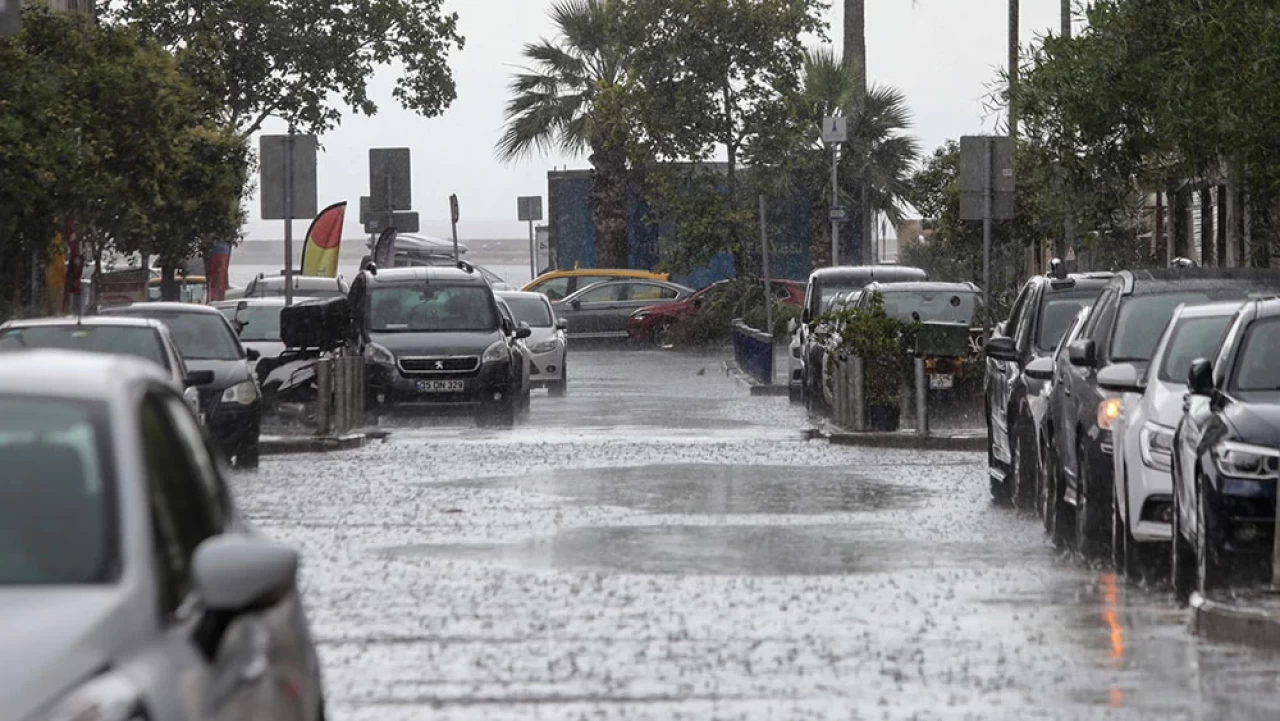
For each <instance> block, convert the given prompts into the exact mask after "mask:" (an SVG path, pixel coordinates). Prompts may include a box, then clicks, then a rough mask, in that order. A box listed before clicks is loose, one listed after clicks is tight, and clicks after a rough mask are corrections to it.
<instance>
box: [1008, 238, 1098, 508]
mask: <svg viewBox="0 0 1280 721" xmlns="http://www.w3.org/2000/svg"><path fill="white" fill-rule="evenodd" d="M1062 268H1063V266H1062V265H1061V263H1057V264H1055V266H1054V270H1055V272H1053V273H1051V274H1048V275H1038V276H1035V277H1033V278H1031V279H1030V280H1028V281H1027V282H1026V284H1024V285H1023V286H1022V290H1021V291H1020V292H1019V293H1018V296H1017V298H1015V299H1014V301H1013V307H1012V308H1011V310H1010V311H1009V317H1008V319H1006V320H1005V321H1004V322H1003V323H1000V324H999V325H997V326H996V327H995V329H994V332H993V333H992V335H991V340H990V341H988V342H987V344H986V377H985V383H984V393H983V396H984V398H985V403H984V405H985V416H986V426H987V474H988V476H989V478H990V485H991V495H992V497H993V498H995V499H996V500H997V501H999V502H1001V503H1004V502H1008V501H1013V502H1014V503H1015V505H1016V506H1017V507H1018V508H1029V507H1030V506H1031V505H1032V504H1033V503H1034V501H1035V497H1034V492H1035V485H1036V477H1037V475H1038V473H1039V469H1038V467H1037V466H1038V464H1037V460H1038V453H1037V449H1039V448H1040V439H1039V438H1038V437H1037V433H1038V431H1037V429H1038V428H1039V427H1040V421H1039V419H1037V418H1035V417H1034V416H1033V415H1032V413H1031V406H1032V402H1031V401H1032V399H1034V398H1037V397H1039V396H1040V390H1041V385H1042V382H1041V381H1037V380H1034V379H1031V378H1028V377H1027V376H1026V374H1025V373H1024V372H1023V371H1024V369H1025V368H1026V367H1027V364H1029V363H1031V362H1032V361H1034V360H1036V359H1037V358H1043V357H1046V356H1048V355H1050V354H1052V353H1053V351H1054V349H1056V348H1057V347H1058V343H1059V341H1061V340H1062V335H1063V333H1064V332H1066V330H1067V327H1068V326H1070V325H1071V321H1072V320H1073V319H1074V318H1075V317H1076V316H1077V315H1079V313H1080V309H1081V308H1083V307H1086V306H1089V305H1092V304H1093V301H1094V299H1095V298H1097V296H1098V293H1099V292H1101V290H1102V288H1103V286H1105V285H1106V283H1107V281H1108V280H1110V278H1111V277H1112V274H1111V273H1078V274H1070V275H1068V274H1066V273H1064V272H1062Z"/></svg>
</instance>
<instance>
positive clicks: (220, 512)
mask: <svg viewBox="0 0 1280 721" xmlns="http://www.w3.org/2000/svg"><path fill="white" fill-rule="evenodd" d="M165 410H166V411H167V412H168V416H169V421H170V422H171V423H172V424H173V428H174V430H175V431H177V433H178V435H179V436H180V437H181V438H182V442H183V450H184V451H185V454H186V458H187V460H188V461H190V463H191V466H192V468H194V469H195V479H196V480H197V481H199V482H200V484H201V485H202V486H203V487H204V492H205V493H206V494H207V495H208V497H209V498H210V499H212V501H213V503H212V505H211V506H210V511H211V512H212V513H213V517H214V526H215V527H216V528H218V529H219V530H223V529H225V528H226V526H227V518H228V516H229V514H230V510H231V493H230V491H229V490H228V489H227V486H226V484H225V483H224V482H223V480H222V476H221V475H220V474H219V472H218V470H217V468H218V464H217V462H216V460H215V459H214V457H213V456H212V455H211V454H210V452H209V444H208V443H207V442H206V439H205V436H204V433H203V432H202V431H201V430H200V424H199V423H197V422H196V419H195V416H193V415H192V414H191V408H190V407H189V406H188V405H187V404H186V403H183V402H182V401H180V400H179V399H178V398H177V397H174V396H168V397H166V398H165Z"/></svg>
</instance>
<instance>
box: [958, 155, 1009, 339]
mask: <svg viewBox="0 0 1280 721" xmlns="http://www.w3.org/2000/svg"><path fill="white" fill-rule="evenodd" d="M1013 153H1014V145H1013V139H1012V138H1009V137H1003V136H1002V137H990V136H985V135H982V136H980V135H966V136H964V137H962V138H960V219H961V220H981V221H982V303H983V313H982V315H983V326H982V327H983V342H984V343H985V342H986V341H988V340H990V339H991V221H993V220H1009V219H1011V218H1013V216H1014V211H1015V200H1016V199H1015V191H1016V190H1017V181H1016V178H1015V176H1014V158H1013Z"/></svg>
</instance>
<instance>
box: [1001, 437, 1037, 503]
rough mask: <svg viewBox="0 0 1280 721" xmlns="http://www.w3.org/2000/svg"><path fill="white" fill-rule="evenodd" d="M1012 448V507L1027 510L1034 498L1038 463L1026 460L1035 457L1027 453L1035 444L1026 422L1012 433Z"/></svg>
mask: <svg viewBox="0 0 1280 721" xmlns="http://www.w3.org/2000/svg"><path fill="white" fill-rule="evenodd" d="M1012 440H1013V443H1012V444H1011V445H1012V448H1011V449H1010V453H1009V457H1010V461H1011V462H1010V464H1009V476H1008V478H1009V482H1010V483H1011V484H1012V487H1011V489H1010V496H1011V500H1012V502H1013V506H1014V508H1016V509H1018V510H1020V511H1029V510H1031V509H1032V507H1033V503H1034V501H1035V498H1036V478H1035V476H1036V471H1037V466H1038V463H1036V464H1032V463H1029V462H1028V461H1029V460H1031V459H1032V458H1035V457H1036V456H1034V455H1029V452H1030V451H1031V447H1032V446H1033V445H1034V444H1035V440H1034V436H1033V434H1032V433H1031V428H1030V426H1028V425H1027V424H1026V423H1023V422H1020V423H1018V426H1017V431H1016V432H1015V433H1014V434H1013V439H1012Z"/></svg>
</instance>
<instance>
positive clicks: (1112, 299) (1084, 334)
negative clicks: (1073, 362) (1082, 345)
mask: <svg viewBox="0 0 1280 721" xmlns="http://www.w3.org/2000/svg"><path fill="white" fill-rule="evenodd" d="M1119 297H1120V291H1119V290H1117V289H1116V288H1114V287H1112V288H1108V289H1107V290H1105V291H1103V293H1102V294H1101V295H1100V296H1099V297H1098V302H1097V303H1096V304H1095V305H1094V309H1093V311H1092V312H1090V313H1089V317H1088V318H1086V319H1085V322H1084V327H1083V328H1081V329H1080V333H1079V335H1078V336H1077V337H1078V338H1093V339H1094V340H1095V341H1096V340H1100V338H1099V337H1098V335H1099V325H1100V324H1101V323H1102V320H1103V319H1104V318H1106V317H1107V316H1108V315H1109V314H1110V313H1111V312H1113V311H1114V310H1115V306H1116V303H1118V302H1119Z"/></svg>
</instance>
